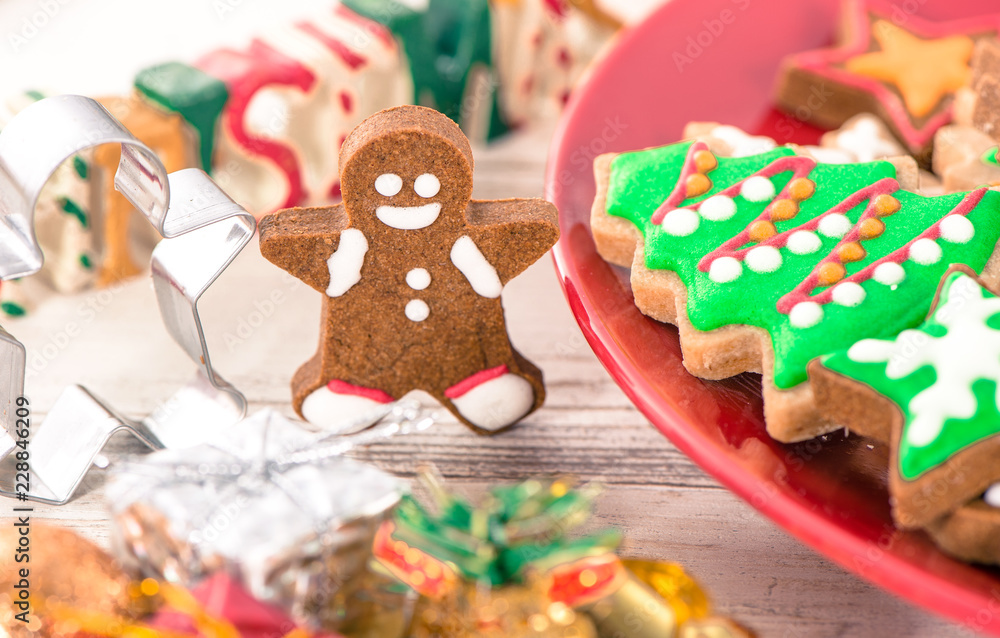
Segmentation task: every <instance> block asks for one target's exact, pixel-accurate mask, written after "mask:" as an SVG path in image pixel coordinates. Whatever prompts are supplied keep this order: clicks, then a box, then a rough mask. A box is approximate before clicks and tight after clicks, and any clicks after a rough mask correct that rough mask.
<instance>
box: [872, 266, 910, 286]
mask: <svg viewBox="0 0 1000 638" xmlns="http://www.w3.org/2000/svg"><path fill="white" fill-rule="evenodd" d="M872 279H874V280H875V281H877V282H879V283H880V284H885V285H886V286H895V285H898V284H900V283H902V281H903V280H904V279H906V271H905V270H903V267H902V266H900V265H899V264H897V263H896V262H894V261H887V262H885V263H884V264H879V265H878V266H876V267H875V271H874V272H873V273H872Z"/></svg>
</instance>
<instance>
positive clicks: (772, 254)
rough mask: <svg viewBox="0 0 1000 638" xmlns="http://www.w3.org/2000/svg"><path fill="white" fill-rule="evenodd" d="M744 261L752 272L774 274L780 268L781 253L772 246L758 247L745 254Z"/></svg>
mask: <svg viewBox="0 0 1000 638" xmlns="http://www.w3.org/2000/svg"><path fill="white" fill-rule="evenodd" d="M744 261H746V264H747V267H748V268H750V270H752V271H754V272H774V271H775V270H777V269H779V268H781V253H780V252H778V249H777V248H775V247H774V246H758V247H756V248H754V249H753V250H751V251H750V252H748V253H747V256H746V258H745V259H744Z"/></svg>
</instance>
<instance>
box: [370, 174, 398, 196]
mask: <svg viewBox="0 0 1000 638" xmlns="http://www.w3.org/2000/svg"><path fill="white" fill-rule="evenodd" d="M375 190H376V191H378V194H379V195H385V196H386V197H395V196H396V195H399V191H401V190H403V178H401V177H400V176H399V175H393V174H392V173H385V174H383V175H379V176H378V177H377V178H376V179H375Z"/></svg>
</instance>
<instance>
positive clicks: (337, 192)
mask: <svg viewBox="0 0 1000 638" xmlns="http://www.w3.org/2000/svg"><path fill="white" fill-rule="evenodd" d="M328 194H329V196H330V199H335V200H336V199H343V197H344V193H343V191H342V190H341V187H340V182H339V181H336V182H334V183H333V186H331V187H330V192H329V193H328Z"/></svg>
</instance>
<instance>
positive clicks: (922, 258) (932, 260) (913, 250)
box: [910, 237, 941, 266]
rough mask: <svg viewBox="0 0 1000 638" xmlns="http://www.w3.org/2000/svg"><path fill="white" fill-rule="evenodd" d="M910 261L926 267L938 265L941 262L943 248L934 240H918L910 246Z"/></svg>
mask: <svg viewBox="0 0 1000 638" xmlns="http://www.w3.org/2000/svg"><path fill="white" fill-rule="evenodd" d="M910 259H912V260H913V261H915V262H917V263H918V264H922V265H924V266H930V265H931V264H936V263H937V262H939V261H941V247H940V246H938V245H937V242H936V241H934V240H933V239H927V238H926V237H925V238H923V239H918V240H917V241H915V242H913V245H912V246H910Z"/></svg>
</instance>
